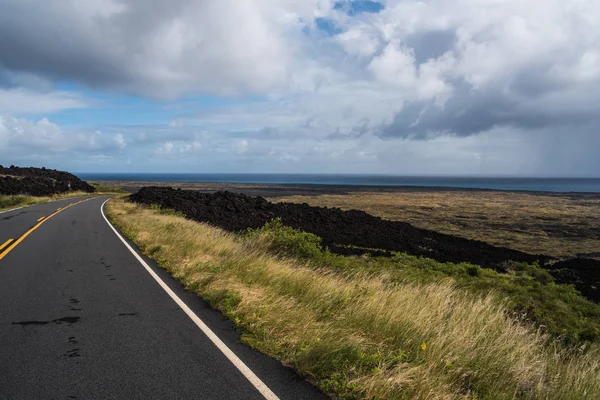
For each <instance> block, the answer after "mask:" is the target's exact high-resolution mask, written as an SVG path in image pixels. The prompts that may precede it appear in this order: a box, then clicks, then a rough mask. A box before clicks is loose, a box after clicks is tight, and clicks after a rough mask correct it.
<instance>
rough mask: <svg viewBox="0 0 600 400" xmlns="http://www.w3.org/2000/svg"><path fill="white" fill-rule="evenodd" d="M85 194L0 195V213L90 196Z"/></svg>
mask: <svg viewBox="0 0 600 400" xmlns="http://www.w3.org/2000/svg"><path fill="white" fill-rule="evenodd" d="M90 195H91V194H90V193H85V192H68V193H63V194H59V195H54V196H29V195H0V211H4V210H10V209H13V208H17V207H25V206H31V205H34V204H39V203H46V202H48V201H53V200H60V199H66V198H70V197H80V196H90Z"/></svg>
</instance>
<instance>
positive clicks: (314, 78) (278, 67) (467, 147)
mask: <svg viewBox="0 0 600 400" xmlns="http://www.w3.org/2000/svg"><path fill="white" fill-rule="evenodd" d="M0 6H1V7H2V9H3V10H5V12H3V13H2V15H0V163H1V164H7V165H9V164H16V165H35V166H37V165H45V166H47V167H52V168H61V169H68V170H72V171H80V172H102V171H106V172H120V171H122V172H143V171H148V172H289V173H327V172H328V173H378V174H402V175H407V174H408V175H415V174H443V175H452V174H457V175H468V174H486V175H527V176H536V175H540V176H599V175H600V161H599V160H598V157H597V154H596V153H597V149H598V148H600V134H599V132H598V130H597V127H598V126H600V117H599V115H600V94H599V93H600V51H599V50H598V46H597V43H600V31H599V30H598V29H596V28H597V26H596V25H597V24H596V21H595V19H594V18H593V16H594V15H596V16H597V15H600V3H598V2H596V1H593V0H582V1H580V2H578V3H577V6H572V7H565V6H564V2H561V1H558V0H548V1H542V0H527V1H526V2H523V1H521V0H507V1H504V2H502V3H494V2H485V1H478V0H457V1H455V2H451V3H450V2H447V1H444V0H430V1H427V2H422V1H416V0H387V1H381V2H376V1H333V0H305V1H302V2H298V1H295V0H252V1H250V0H249V1H244V2H239V1H235V0H222V1H219V2H204V1H196V0H177V1H174V2H168V3H167V2H163V1H159V0H148V1H145V2H137V1H133V0H93V1H89V2H79V1H75V0H72V1H58V0H55V1H48V2H43V3H39V4H33V3H30V2H23V1H19V0H0ZM142 16H143V18H142Z"/></svg>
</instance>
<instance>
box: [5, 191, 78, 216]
mask: <svg viewBox="0 0 600 400" xmlns="http://www.w3.org/2000/svg"><path fill="white" fill-rule="evenodd" d="M17 196H18V195H17ZM82 197H89V196H76V197H65V198H64V199H56V200H50V201H46V202H44V203H36V204H30V205H28V206H22V207H17V208H11V209H10V210H4V211H0V214H4V213H7V212H11V211H17V210H20V209H21V208H28V207H33V206H39V205H40V204H48V203H54V202H56V201H63V200H71V199H80V198H82Z"/></svg>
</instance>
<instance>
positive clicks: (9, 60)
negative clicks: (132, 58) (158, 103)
mask: <svg viewBox="0 0 600 400" xmlns="http://www.w3.org/2000/svg"><path fill="white" fill-rule="evenodd" d="M62 4H63V5H62V6H61V3H58V4H57V3H53V4H50V3H49V2H48V3H44V2H42V3H35V4H34V3H32V2H30V1H3V2H2V12H1V13H0V71H1V70H2V69H5V70H9V71H21V72H29V73H34V74H39V75H41V76H45V77H48V78H50V79H55V80H61V79H64V80H76V81H81V82H85V83H87V84H90V85H104V84H108V83H110V84H111V85H116V84H119V83H123V82H125V81H126V79H127V77H126V74H124V71H123V67H122V66H120V65H119V63H118V60H115V59H113V58H112V57H111V54H110V51H109V49H107V48H105V47H103V46H102V45H101V41H100V39H101V37H102V35H101V33H100V32H96V33H93V32H90V31H89V30H88V29H86V27H84V26H83V25H82V24H81V22H80V21H77V20H76V16H75V14H74V13H73V11H72V9H71V8H70V7H69V5H68V4H67V3H62ZM1 75H4V76H7V75H8V74H7V72H6V71H4V72H3V73H0V76H1Z"/></svg>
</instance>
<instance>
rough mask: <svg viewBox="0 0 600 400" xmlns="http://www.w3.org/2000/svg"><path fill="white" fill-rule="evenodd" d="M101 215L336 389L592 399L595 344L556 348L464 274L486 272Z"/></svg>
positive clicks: (388, 394)
mask: <svg viewBox="0 0 600 400" xmlns="http://www.w3.org/2000/svg"><path fill="white" fill-rule="evenodd" d="M107 211H108V214H109V216H110V218H111V219H112V220H113V222H114V223H116V224H117V226H118V227H119V228H120V229H121V230H122V231H123V232H124V233H125V234H126V235H127V236H128V237H129V238H130V239H132V240H133V241H134V242H135V243H136V244H137V245H138V246H140V247H141V248H142V249H143V250H144V252H145V253H146V254H148V255H149V256H151V257H153V258H155V259H156V260H158V261H159V262H160V264H161V265H162V266H163V267H164V268H166V269H167V270H168V271H170V272H171V273H172V274H173V275H174V276H175V277H177V278H178V279H180V280H181V281H182V282H184V283H185V284H186V286H187V287H188V289H189V290H193V291H195V292H196V293H198V294H199V295H201V296H202V297H204V298H206V299H207V300H208V301H209V302H211V304H213V305H214V306H215V307H217V308H219V309H220V310H222V312H223V313H224V314H225V315H227V316H228V317H229V318H230V319H231V320H232V321H234V323H235V324H236V325H237V326H238V329H239V330H240V331H241V332H242V333H243V336H242V339H243V340H244V341H245V342H246V343H248V344H250V345H251V346H253V347H255V348H257V349H259V350H260V351H262V352H264V353H266V354H269V355H271V356H272V357H275V358H277V359H279V360H281V361H282V362H283V363H285V364H287V365H290V366H292V367H293V368H295V369H296V370H297V371H298V372H299V373H300V374H301V375H303V376H304V377H307V378H308V379H310V380H312V381H313V382H315V383H317V384H318V385H319V386H320V387H321V388H323V389H324V390H325V391H327V392H329V393H331V394H334V395H335V396H336V397H338V398H386V399H404V398H416V399H474V398H479V399H514V398H519V399H547V398H552V399H581V398H598V397H600V355H599V353H598V348H597V345H596V344H591V345H590V344H587V345H585V346H578V347H577V348H575V347H566V348H562V347H561V346H559V345H558V344H557V343H556V342H554V341H553V340H551V339H549V337H547V336H544V335H543V334H542V333H541V332H540V331H537V330H535V329H534V328H533V327H532V326H531V325H529V323H528V322H527V321H524V320H522V319H519V318H515V317H514V316H513V314H512V313H511V312H508V303H507V300H504V299H503V296H499V295H497V294H494V293H493V292H491V293H487V294H482V293H481V292H475V291H473V290H471V289H470V288H468V285H461V284H460V282H461V280H464V279H466V280H468V279H471V278H472V279H478V277H480V276H486V275H487V274H498V273H497V272H495V271H492V270H487V271H486V272H484V273H483V275H480V274H479V273H475V270H473V268H472V267H469V266H468V265H458V264H449V263H448V264H442V263H437V262H435V261H433V260H427V259H423V258H417V257H412V256H406V255H398V256H397V257H396V258H394V259H390V258H385V259H384V260H383V261H382V260H379V258H370V257H366V258H365V257H344V256H338V255H333V254H331V253H328V252H326V251H324V250H323V249H322V248H320V246H319V245H318V240H317V238H316V237H314V235H313V236H311V235H309V234H304V233H301V232H298V231H294V230H290V229H289V228H285V227H281V226H278V225H276V224H275V225H270V226H266V227H263V228H261V229H258V230H255V231H252V232H248V233H247V234H244V235H235V234H231V233H226V232H225V231H223V230H221V229H218V228H214V227H211V226H208V225H206V224H203V223H197V222H194V221H191V220H188V219H185V218H184V217H183V216H181V215H178V214H177V213H175V212H173V211H172V210H165V209H161V208H159V207H147V206H140V205H135V204H132V203H128V202H126V201H125V200H124V199H123V198H119V199H113V200H111V201H109V202H108V203H107ZM365 263H367V264H368V267H369V268H364V264H365ZM471 270H472V271H471ZM444 271H454V272H456V273H457V277H458V276H460V278H457V277H453V276H452V274H451V273H446V272H444ZM458 271H463V272H461V273H458ZM469 271H471V272H469ZM434 272H435V274H433V273H434ZM431 274H433V275H431ZM498 275H499V274H498ZM444 276H445V278H444ZM527 276H528V275H527V274H526V275H521V276H519V274H515V276H514V281H513V283H515V284H517V285H516V286H518V284H521V283H522V282H523V281H524V280H527V279H530V278H527ZM426 277H428V278H426ZM469 277H471V278H469ZM488 278H489V277H488ZM486 279H487V278H486ZM507 287H508V288H513V287H515V285H512V284H511V285H507ZM532 287H537V288H539V287H540V285H539V284H534V285H533V286H532ZM557 287H558V285H552V284H551V283H549V286H548V288H549V290H555V289H556V288H557ZM565 290H572V289H567V288H565ZM565 293H566V292H565ZM573 296H576V294H575V293H571V294H567V297H565V299H567V298H568V299H573ZM558 297H559V296H551V297H550V298H549V299H550V300H552V301H558V300H557V299H558ZM559 305H560V303H556V306H555V307H553V308H555V309H556V308H560V307H558V306H559Z"/></svg>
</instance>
